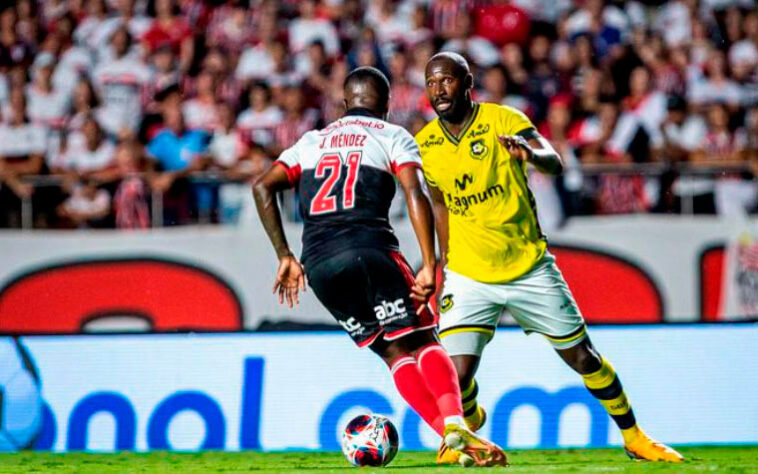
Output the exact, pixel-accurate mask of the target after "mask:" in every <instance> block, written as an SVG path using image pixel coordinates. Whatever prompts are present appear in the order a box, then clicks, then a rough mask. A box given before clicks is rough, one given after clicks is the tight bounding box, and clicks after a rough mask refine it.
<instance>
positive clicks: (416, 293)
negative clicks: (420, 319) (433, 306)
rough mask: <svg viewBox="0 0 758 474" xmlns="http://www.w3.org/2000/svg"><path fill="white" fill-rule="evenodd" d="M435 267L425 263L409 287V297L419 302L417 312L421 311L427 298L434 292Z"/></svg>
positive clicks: (427, 300)
mask: <svg viewBox="0 0 758 474" xmlns="http://www.w3.org/2000/svg"><path fill="white" fill-rule="evenodd" d="M435 283H436V282H435V268H434V265H426V266H424V267H422V268H421V270H419V272H418V273H417V274H416V279H415V280H414V282H413V286H412V287H411V298H412V299H413V300H415V301H418V302H419V303H422V304H421V305H419V307H418V309H417V310H416V313H417V314H420V313H421V311H423V309H424V307H425V306H426V303H428V302H429V298H430V297H431V296H432V295H433V294H434V289H435Z"/></svg>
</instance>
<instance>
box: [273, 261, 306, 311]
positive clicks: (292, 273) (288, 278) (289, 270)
mask: <svg viewBox="0 0 758 474" xmlns="http://www.w3.org/2000/svg"><path fill="white" fill-rule="evenodd" d="M299 291H305V269H304V268H303V265H302V264H301V263H300V262H299V261H298V260H297V258H295V257H293V256H291V255H290V256H286V257H282V258H280V259H279V268H278V269H277V271H276V281H275V282H274V291H273V293H276V292H279V304H284V300H285V299H286V300H287V306H289V307H290V308H292V307H293V306H295V305H297V304H299V303H300V295H299V293H298V292H299Z"/></svg>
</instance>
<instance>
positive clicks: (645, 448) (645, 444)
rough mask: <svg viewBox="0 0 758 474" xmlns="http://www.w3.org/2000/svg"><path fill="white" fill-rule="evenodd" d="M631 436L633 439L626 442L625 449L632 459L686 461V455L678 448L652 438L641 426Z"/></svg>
mask: <svg viewBox="0 0 758 474" xmlns="http://www.w3.org/2000/svg"><path fill="white" fill-rule="evenodd" d="M630 438H631V440H628V441H627V442H626V443H625V444H624V451H625V452H626V454H627V456H629V457H630V458H631V459H634V460H636V461H665V462H682V461H684V457H683V456H682V455H681V454H679V453H678V452H677V451H676V450H674V449H672V448H670V447H668V446H666V445H665V444H663V443H659V442H658V441H656V440H654V439H652V438H650V437H649V436H648V435H647V434H645V432H644V431H642V430H641V429H639V428H637V432H636V433H635V434H634V436H630Z"/></svg>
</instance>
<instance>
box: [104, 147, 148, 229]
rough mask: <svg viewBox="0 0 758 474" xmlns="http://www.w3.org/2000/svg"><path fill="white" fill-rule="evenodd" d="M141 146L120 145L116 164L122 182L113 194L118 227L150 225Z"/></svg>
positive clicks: (134, 227) (138, 227) (130, 227)
mask: <svg viewBox="0 0 758 474" xmlns="http://www.w3.org/2000/svg"><path fill="white" fill-rule="evenodd" d="M141 158H142V157H141V154H140V152H139V147H138V146H137V145H136V144H135V143H133V142H125V143H122V144H121V145H119V147H118V150H117V151H116V165H117V166H118V170H119V173H120V174H121V182H120V183H119V185H118V187H117V188H116V192H115V194H114V195H113V210H114V213H115V216H114V217H115V225H116V228H118V229H145V228H147V227H149V226H150V211H149V207H148V194H149V188H148V186H147V184H146V183H145V180H144V179H143V178H142V177H141V176H140V175H139V172H140V171H142V168H143V167H142V165H141V163H140V162H141Z"/></svg>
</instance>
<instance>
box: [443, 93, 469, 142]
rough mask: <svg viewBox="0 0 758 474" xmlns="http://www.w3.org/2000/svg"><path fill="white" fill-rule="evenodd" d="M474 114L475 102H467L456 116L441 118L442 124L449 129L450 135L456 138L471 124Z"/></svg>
mask: <svg viewBox="0 0 758 474" xmlns="http://www.w3.org/2000/svg"><path fill="white" fill-rule="evenodd" d="M473 113H474V101H473V100H471V99H469V100H467V101H466V104H465V106H464V107H462V108H461V111H460V112H458V113H457V114H455V116H453V117H450V118H449V119H445V118H442V117H440V120H441V121H442V124H443V125H444V126H445V128H447V129H448V131H449V132H450V133H452V134H453V135H455V136H456V137H457V136H458V135H459V134H460V133H461V130H463V127H464V126H465V125H466V124H467V123H468V122H469V119H470V118H471V115H472V114H473Z"/></svg>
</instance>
